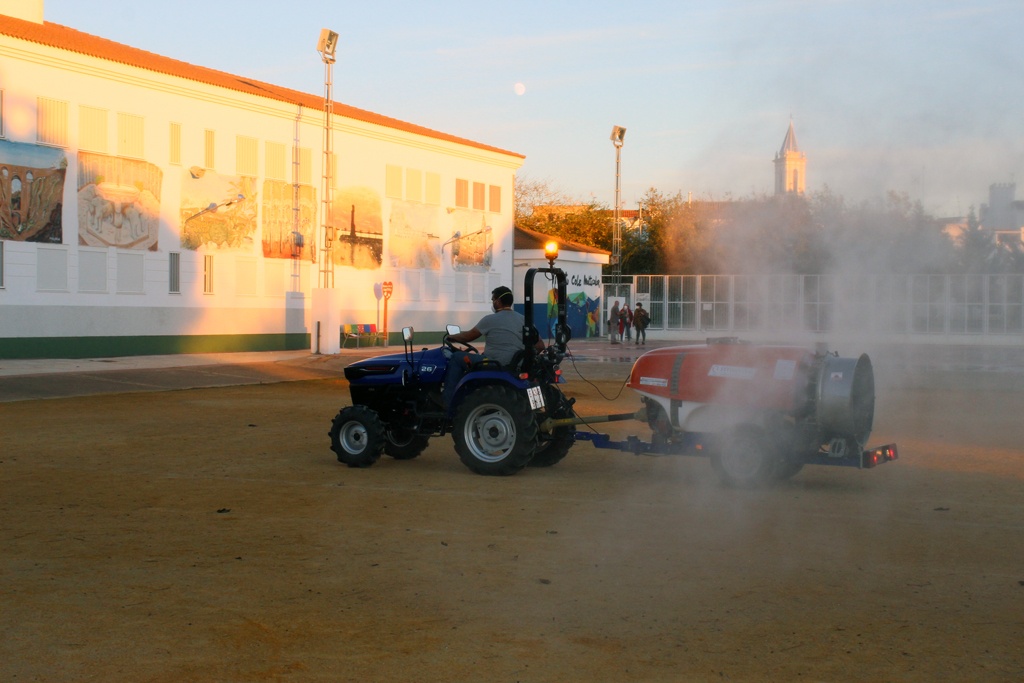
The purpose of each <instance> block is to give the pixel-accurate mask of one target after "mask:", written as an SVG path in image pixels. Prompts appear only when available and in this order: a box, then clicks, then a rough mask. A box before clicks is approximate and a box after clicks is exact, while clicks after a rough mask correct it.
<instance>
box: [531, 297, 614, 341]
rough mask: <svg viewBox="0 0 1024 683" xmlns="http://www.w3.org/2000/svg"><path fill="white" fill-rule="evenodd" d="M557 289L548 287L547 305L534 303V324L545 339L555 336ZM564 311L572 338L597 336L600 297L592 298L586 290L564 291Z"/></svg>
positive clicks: (598, 330) (599, 329) (598, 332)
mask: <svg viewBox="0 0 1024 683" xmlns="http://www.w3.org/2000/svg"><path fill="white" fill-rule="evenodd" d="M557 293H558V290H557V289H549V290H548V296H547V305H546V306H545V304H542V303H539V302H537V303H534V309H533V319H534V326H535V327H536V328H537V330H538V331H539V332H540V333H541V334H542V335H546V338H547V339H552V338H554V336H555V325H556V324H557V323H558V299H557ZM566 299H567V301H566V307H565V313H566V318H567V320H568V323H569V329H571V330H572V338H573V339H588V338H590V337H599V336H600V331H601V326H600V324H599V322H598V319H599V318H600V316H601V299H600V298H597V299H592V298H590V297H589V296H587V293H586V292H582V291H580V292H567V293H566Z"/></svg>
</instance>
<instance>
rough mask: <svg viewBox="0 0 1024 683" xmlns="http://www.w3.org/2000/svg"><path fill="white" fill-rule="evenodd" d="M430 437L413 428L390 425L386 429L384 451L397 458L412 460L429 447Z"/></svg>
mask: <svg viewBox="0 0 1024 683" xmlns="http://www.w3.org/2000/svg"><path fill="white" fill-rule="evenodd" d="M429 441H430V437H427V436H423V435H421V434H417V433H416V432H415V431H414V430H412V429H404V428H402V427H395V426H391V425H389V426H388V427H386V428H385V429H384V452H385V453H387V454H388V455H390V456H391V457H392V458H394V459H395V460H412V459H413V458H415V457H416V456H418V455H419V454H420V453H422V452H423V449H424V448H426V447H427V443H428V442H429Z"/></svg>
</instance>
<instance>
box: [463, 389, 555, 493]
mask: <svg viewBox="0 0 1024 683" xmlns="http://www.w3.org/2000/svg"><path fill="white" fill-rule="evenodd" d="M452 437H453V438H454V439H455V450H456V451H457V452H458V454H459V459H460V460H462V463H463V464H464V465H465V466H466V467H468V468H469V469H471V470H472V471H474V472H476V473H477V474H486V475H490V476H506V475H509V474H515V473H516V472H518V471H519V470H521V469H523V468H524V467H526V463H528V462H529V461H530V458H531V457H532V456H533V452H534V450H536V448H537V421H536V419H534V416H533V411H532V410H531V409H530V401H529V399H528V398H527V397H526V394H524V393H522V392H519V391H516V390H515V389H513V388H512V387H508V386H483V387H480V388H479V389H477V390H475V391H473V392H471V393H470V394H468V395H467V396H466V398H465V399H464V400H463V401H462V402H461V403H459V406H458V409H457V410H456V412H455V428H454V431H453V433H452Z"/></svg>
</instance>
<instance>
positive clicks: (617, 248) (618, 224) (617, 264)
mask: <svg viewBox="0 0 1024 683" xmlns="http://www.w3.org/2000/svg"><path fill="white" fill-rule="evenodd" d="M625 137H626V129H625V128H623V127H622V126H612V135H611V141H612V144H613V145H615V210H614V218H613V219H612V220H613V221H614V222H613V224H612V275H613V282H614V283H615V284H614V285H613V287H614V288H615V295H614V296H616V297H617V296H619V284H620V280H621V279H622V220H621V215H620V214H619V210H620V208H621V206H622V202H621V201H620V200H619V193H620V190H621V177H620V173H619V170H620V163H621V159H622V142H623V140H624V139H625ZM612 324H613V325H614V324H615V323H614V321H613V322H612Z"/></svg>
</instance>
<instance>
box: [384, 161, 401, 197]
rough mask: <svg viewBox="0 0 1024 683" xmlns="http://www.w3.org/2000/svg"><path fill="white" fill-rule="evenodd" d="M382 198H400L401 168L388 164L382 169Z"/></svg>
mask: <svg viewBox="0 0 1024 683" xmlns="http://www.w3.org/2000/svg"><path fill="white" fill-rule="evenodd" d="M384 196H385V197H387V198H388V199H401V198H402V167H401V166H392V165H390V164H388V165H387V166H385V167H384Z"/></svg>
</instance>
